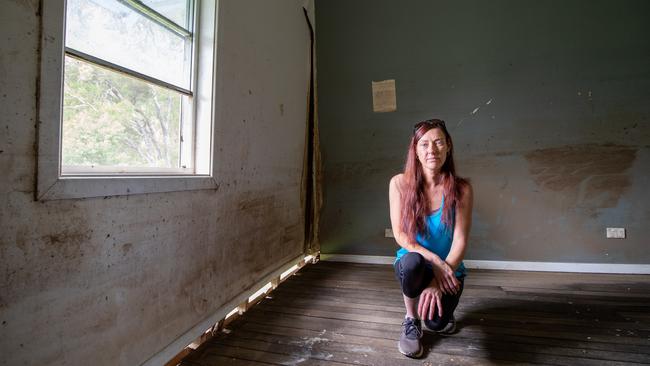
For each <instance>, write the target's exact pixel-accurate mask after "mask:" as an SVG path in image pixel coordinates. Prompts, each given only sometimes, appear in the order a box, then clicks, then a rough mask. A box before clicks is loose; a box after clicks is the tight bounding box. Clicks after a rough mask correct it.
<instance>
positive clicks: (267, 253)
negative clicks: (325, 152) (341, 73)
mask: <svg viewBox="0 0 650 366" xmlns="http://www.w3.org/2000/svg"><path fill="white" fill-rule="evenodd" d="M303 3H304V2H303V1H283V2H272V3H271V2H268V1H261V0H247V1H241V0H237V1H227V0H226V1H219V12H220V15H219V35H218V39H219V45H218V47H219V48H218V58H219V69H218V70H217V72H218V73H219V77H218V79H219V85H218V88H217V91H216V108H217V111H216V115H217V117H216V118H217V122H216V129H217V138H216V141H215V148H216V149H217V150H218V159H217V161H216V162H215V164H216V165H217V171H218V176H217V180H218V182H219V189H218V190H212V191H209V190H204V191H186V192H172V193H163V194H142V195H132V196H117V197H106V198H92V199H79V200H60V201H46V202H37V201H34V187H35V163H36V155H35V154H36V153H35V144H36V135H37V134H36V120H37V100H36V95H37V94H38V90H37V88H36V85H37V78H38V70H39V65H38V47H39V46H38V45H39V13H38V11H39V10H38V9H39V5H38V4H39V1H37V0H31V1H28V0H25V1H2V12H0V28H1V29H2V32H1V33H2V37H1V39H0V43H1V45H2V53H1V54H0V105H1V107H0V110H1V111H2V117H1V120H2V123H1V125H0V128H1V130H2V132H1V133H0V171H2V177H0V225H1V229H2V231H1V233H0V334H2V336H0V354H1V355H2V357H0V364H2V365H50V364H51V365H64V364H65V365H84V364H96V365H138V364H141V363H143V362H144V361H145V360H147V359H148V358H149V357H151V356H152V355H154V354H156V353H157V352H159V351H160V350H161V349H163V348H164V347H165V346H167V345H168V344H170V343H171V342H172V341H173V340H174V339H176V338H177V337H178V336H180V335H182V334H183V333H185V332H187V331H188V330H189V329H191V328H192V327H193V326H194V325H195V324H197V323H199V322H200V321H201V320H203V319H204V318H206V317H208V316H209V315H210V314H212V313H214V312H215V311H216V310H217V309H218V308H219V307H221V306H222V305H223V304H225V303H227V302H228V301H230V300H231V299H233V298H234V297H235V296H236V295H238V294H240V293H241V292H242V291H243V290H245V289H247V288H248V287H249V286H251V285H252V284H254V283H255V282H257V281H258V280H259V279H261V278H262V277H263V276H264V275H266V274H267V273H269V272H271V271H273V270H274V269H276V268H277V267H278V266H280V265H282V264H284V262H286V261H287V260H289V259H291V258H294V257H296V256H297V255H299V254H301V253H302V252H303V244H304V243H303V238H304V232H303V231H304V229H303V228H304V215H303V212H304V211H303V210H304V208H303V207H302V203H301V202H300V192H301V184H302V183H301V177H302V175H303V172H302V170H303V154H304V150H305V149H304V141H305V123H306V122H305V118H306V117H305V116H306V99H307V90H308V81H309V79H308V78H309V64H308V62H309V33H308V28H307V25H306V22H305V17H304V14H303V9H302V6H303Z"/></svg>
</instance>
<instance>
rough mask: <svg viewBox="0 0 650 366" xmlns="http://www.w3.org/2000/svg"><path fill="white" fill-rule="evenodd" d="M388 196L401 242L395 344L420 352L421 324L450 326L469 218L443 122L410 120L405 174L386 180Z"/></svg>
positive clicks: (441, 329) (468, 191)
mask: <svg viewBox="0 0 650 366" xmlns="http://www.w3.org/2000/svg"><path fill="white" fill-rule="evenodd" d="M389 200H390V219H391V225H392V229H393V234H394V236H395V240H396V241H397V243H398V244H399V245H400V246H401V248H400V249H399V250H398V251H397V258H396V260H395V265H394V266H395V275H396V277H397V279H398V280H399V282H400V285H401V288H402V293H403V297H404V306H405V307H406V316H405V318H404V322H403V323H402V333H401V335H400V340H399V344H398V346H399V351H400V352H401V353H402V354H404V355H406V356H408V357H420V356H421V355H422V352H423V349H422V344H421V342H420V339H421V338H422V323H424V326H425V328H427V329H428V330H430V331H433V332H438V333H441V334H452V333H453V332H454V331H455V328H456V320H455V318H454V310H455V309H456V306H457V305H458V301H459V299H460V295H461V293H462V292H463V283H464V278H465V266H464V265H463V262H462V260H463V256H464V255H465V249H466V247H467V238H468V235H469V229H470V224H471V221H472V187H471V185H470V184H469V182H468V181H467V180H465V179H463V178H460V177H457V176H456V171H455V167H454V158H453V144H452V141H451V136H450V135H449V132H447V129H446V127H445V123H444V121H442V120H439V119H432V120H428V121H424V122H420V123H418V124H416V125H415V127H414V128H413V136H412V137H411V143H410V145H409V150H408V154H407V157H406V166H405V168H404V173H402V174H398V175H396V176H394V177H393V178H392V179H391V181H390V188H389Z"/></svg>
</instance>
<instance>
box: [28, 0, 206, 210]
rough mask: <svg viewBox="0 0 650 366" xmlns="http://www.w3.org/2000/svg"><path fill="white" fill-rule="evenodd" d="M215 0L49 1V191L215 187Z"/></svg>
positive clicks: (45, 55) (43, 186) (45, 190)
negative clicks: (213, 168) (213, 141)
mask: <svg viewBox="0 0 650 366" xmlns="http://www.w3.org/2000/svg"><path fill="white" fill-rule="evenodd" d="M215 25H216V4H215V1H214V0H212V1H210V0H204V1H200V0H140V1H139V0H67V1H66V0H54V1H45V2H43V39H42V47H41V48H42V56H41V85H40V116H39V168H38V198H39V199H60V198H76V197H93V196H108V195H119V194H134V193H145V192H165V191H175V190H187V189H206V188H207V189H209V188H216V184H215V182H214V179H213V176H214V174H213V171H212V165H213V164H212V158H213V153H212V140H213V139H212V131H213V130H214V128H213V123H212V121H213V118H212V116H213V113H212V112H213V109H214V108H213V100H214V93H213V90H214V74H215V72H214V70H215V57H214V55H215V41H214V40H215Z"/></svg>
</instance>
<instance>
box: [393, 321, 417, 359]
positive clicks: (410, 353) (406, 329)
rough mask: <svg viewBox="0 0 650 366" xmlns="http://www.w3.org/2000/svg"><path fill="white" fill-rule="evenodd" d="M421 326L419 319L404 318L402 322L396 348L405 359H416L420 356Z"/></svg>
mask: <svg viewBox="0 0 650 366" xmlns="http://www.w3.org/2000/svg"><path fill="white" fill-rule="evenodd" d="M420 338H422V324H421V323H420V319H415V318H409V317H406V318H405V319H404V322H402V334H400V336H399V343H398V344H397V347H398V349H399V351H400V353H401V354H403V355H404V356H406V357H412V358H417V357H420V356H422V351H423V349H422V344H421V343H420Z"/></svg>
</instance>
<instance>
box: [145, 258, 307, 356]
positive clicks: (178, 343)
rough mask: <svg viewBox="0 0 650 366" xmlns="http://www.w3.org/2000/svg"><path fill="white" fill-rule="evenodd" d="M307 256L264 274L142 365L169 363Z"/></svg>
mask: <svg viewBox="0 0 650 366" xmlns="http://www.w3.org/2000/svg"><path fill="white" fill-rule="evenodd" d="M305 256H306V254H301V255H299V256H298V257H296V258H294V259H292V260H290V261H288V262H286V263H285V264H284V265H283V266H281V267H280V268H278V269H276V270H275V271H273V272H271V273H270V274H268V275H266V276H264V277H263V278H262V280H260V281H258V282H257V283H255V284H254V285H253V286H251V287H249V288H248V290H246V291H244V292H242V293H241V294H239V295H238V296H236V297H235V298H234V299H232V300H231V301H230V302H228V303H226V304H225V305H223V306H222V307H220V308H219V309H218V310H217V311H216V312H215V313H214V314H212V315H210V316H209V317H207V318H205V319H204V320H202V321H201V322H199V323H198V324H197V325H195V326H194V327H192V328H191V329H190V330H189V331H187V332H185V334H183V335H181V336H180V337H178V338H176V340H174V341H173V342H172V343H170V344H169V345H168V346H167V347H165V348H164V349H162V350H161V351H160V352H158V353H156V354H155V355H153V356H152V357H151V358H149V359H148V360H147V361H145V362H144V363H142V364H141V366H160V365H164V364H165V363H167V361H169V360H171V359H172V358H173V357H174V356H176V355H177V354H178V353H179V352H181V351H182V350H183V349H184V348H185V347H186V346H187V345H188V344H190V343H191V342H192V341H193V340H195V339H196V338H198V337H199V336H200V335H201V334H203V333H204V332H205V331H206V330H207V329H210V327H212V326H213V325H214V324H216V323H217V322H218V321H219V320H221V319H223V318H224V317H225V316H226V315H227V314H228V313H229V312H230V311H231V310H233V309H234V308H236V307H237V305H239V304H241V303H242V302H243V301H245V300H246V299H247V298H248V297H249V296H251V295H252V294H254V293H255V292H256V291H257V290H258V289H260V288H261V287H262V286H264V285H265V284H266V283H268V282H269V281H271V279H273V278H275V277H277V276H279V275H280V274H281V273H283V272H284V271H286V270H288V269H289V268H291V267H292V266H293V265H295V264H297V263H298V262H300V260H302V259H303V258H305Z"/></svg>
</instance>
